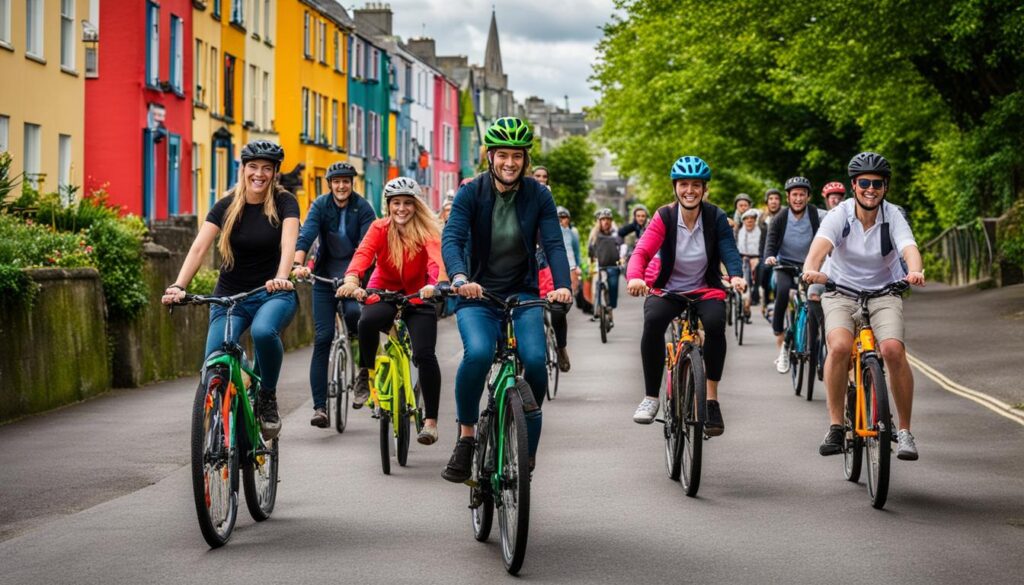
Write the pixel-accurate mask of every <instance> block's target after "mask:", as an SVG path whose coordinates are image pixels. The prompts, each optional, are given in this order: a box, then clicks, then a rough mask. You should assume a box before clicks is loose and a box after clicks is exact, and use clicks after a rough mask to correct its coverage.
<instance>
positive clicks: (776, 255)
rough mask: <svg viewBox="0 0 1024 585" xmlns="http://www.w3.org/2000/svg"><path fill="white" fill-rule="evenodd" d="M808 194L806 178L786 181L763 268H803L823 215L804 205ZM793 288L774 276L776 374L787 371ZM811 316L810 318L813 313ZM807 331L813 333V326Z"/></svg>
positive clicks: (782, 276) (790, 280)
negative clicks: (786, 344) (788, 310)
mask: <svg viewBox="0 0 1024 585" xmlns="http://www.w3.org/2000/svg"><path fill="white" fill-rule="evenodd" d="M810 194H811V182H810V181H808V180H807V179H806V178H804V177H790V178H789V179H787V180H786V201H787V202H788V203H789V207H788V208H783V209H782V210H780V211H779V213H778V214H777V215H776V216H775V217H774V218H772V223H771V224H770V225H769V226H768V239H767V242H766V243H765V249H764V255H765V260H764V263H765V264H766V265H768V266H776V265H778V264H780V263H781V264H788V265H790V266H801V265H803V263H804V259H805V258H806V257H807V250H808V248H810V247H811V240H812V239H813V238H814V234H815V233H816V232H817V231H818V225H819V224H820V222H821V217H822V215H824V214H823V213H822V212H821V211H820V210H819V209H818V208H817V207H815V206H813V205H811V204H809V203H808V202H807V200H808V198H809V197H810ZM770 276H771V273H769V277H770ZM795 287H796V280H795V279H794V278H793V277H792V276H790V275H788V274H783V273H781V272H780V273H777V274H775V313H774V314H773V315H772V332H774V333H775V346H776V347H777V348H778V350H779V357H778V358H776V359H775V369H776V370H777V371H778V372H779V373H780V374H785V373H786V372H788V371H789V354H788V353H787V352H786V348H785V347H784V346H783V342H784V341H785V337H786V332H785V322H786V307H787V306H788V305H789V293H790V291H792V290H794V288H795ZM811 316H812V318H813V316H814V315H813V313H812V314H811ZM811 327H812V329H813V327H814V324H813V323H812V324H811Z"/></svg>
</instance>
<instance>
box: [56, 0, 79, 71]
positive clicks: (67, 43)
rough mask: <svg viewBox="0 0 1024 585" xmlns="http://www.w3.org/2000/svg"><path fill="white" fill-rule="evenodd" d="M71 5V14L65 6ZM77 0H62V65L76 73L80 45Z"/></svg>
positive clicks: (66, 69)
mask: <svg viewBox="0 0 1024 585" xmlns="http://www.w3.org/2000/svg"><path fill="white" fill-rule="evenodd" d="M68 5H70V9H71V12H70V14H69V13H67V12H65V11H64V10H65V8H67V7H68ZM75 8H76V7H75V0H60V67H61V69H63V70H65V71H68V72H71V73H74V71H75V61H76V59H75V57H76V53H77V50H76V49H77V48H78V45H77V44H76V43H75Z"/></svg>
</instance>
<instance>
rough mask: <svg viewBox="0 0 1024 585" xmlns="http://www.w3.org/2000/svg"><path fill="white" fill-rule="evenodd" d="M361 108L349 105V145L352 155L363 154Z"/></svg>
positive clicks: (363, 130)
mask: <svg viewBox="0 0 1024 585" xmlns="http://www.w3.org/2000/svg"><path fill="white" fill-rule="evenodd" d="M363 125H364V120H363V109H362V108H360V107H359V106H349V145H350V150H351V152H352V154H353V155H356V156H362V155H363V150H364V148H363V136H364V132H365V129H364V127H363Z"/></svg>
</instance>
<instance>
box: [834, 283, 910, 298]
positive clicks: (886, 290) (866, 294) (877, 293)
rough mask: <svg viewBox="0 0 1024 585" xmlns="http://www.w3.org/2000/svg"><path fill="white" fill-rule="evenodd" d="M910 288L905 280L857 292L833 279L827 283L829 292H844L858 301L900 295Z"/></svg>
mask: <svg viewBox="0 0 1024 585" xmlns="http://www.w3.org/2000/svg"><path fill="white" fill-rule="evenodd" d="M909 288H910V283H909V282H907V281H905V280H897V281H896V282H891V283H889V284H887V285H885V286H884V287H882V288H879V289H875V290H857V289H855V288H850V287H848V286H843V285H841V284H838V283H837V282H835V281H834V280H831V279H830V280H829V281H828V282H826V283H825V290H826V291H828V292H836V291H837V290H838V291H844V292H847V293H849V294H851V295H853V296H855V297H857V298H858V299H873V298H877V297H884V296H887V295H900V294H902V293H903V292H904V291H906V290H907V289H909Z"/></svg>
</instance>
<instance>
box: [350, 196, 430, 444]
mask: <svg viewBox="0 0 1024 585" xmlns="http://www.w3.org/2000/svg"><path fill="white" fill-rule="evenodd" d="M419 195H420V186H419V185H418V184H417V183H416V181H414V180H413V179H410V178H407V177H398V178H397V179H392V180H391V181H388V183H387V184H386V185H384V200H385V202H386V205H385V208H386V210H387V211H386V216H385V217H384V218H383V219H378V220H376V221H374V222H373V223H372V224H370V229H369V231H368V232H366V236H365V237H364V238H363V241H362V242H361V243H360V244H359V249H357V250H356V253H355V255H354V256H353V257H352V261H351V262H350V263H349V265H348V271H347V272H346V273H345V283H344V284H343V285H342V286H341V287H339V288H338V296H339V297H354V298H356V299H357V300H364V299H365V298H366V291H365V290H363V289H362V288H360V286H359V283H360V279H361V278H362V277H363V275H364V274H365V273H366V271H367V270H368V269H369V268H370V267H371V266H373V265H374V262H376V268H375V269H374V271H373V276H371V277H370V282H369V284H368V285H367V286H368V288H371V289H383V290H388V291H393V292H401V293H403V294H406V295H411V294H415V293H417V292H418V293H420V295H421V296H422V297H424V298H430V297H431V296H432V295H433V294H434V285H435V284H437V282H438V280H439V279H440V280H447V277H446V276H445V274H444V268H443V266H444V263H443V262H442V261H441V229H440V225H439V224H438V221H437V216H435V215H434V212H433V211H431V210H430V208H429V207H427V206H426V204H425V203H423V201H421V200H420V198H419ZM397 312H398V307H397V306H396V305H395V304H393V303H383V302H381V303H374V304H369V305H366V306H364V307H363V311H362V315H361V316H360V317H359V377H358V379H357V380H356V389H355V395H354V396H353V397H352V407H353V408H361V407H362V406H363V404H364V403H365V402H366V401H367V399H369V397H370V375H371V372H370V370H371V369H372V368H373V365H374V360H375V359H376V356H377V346H378V344H379V343H380V334H381V333H382V332H385V331H387V330H388V329H389V328H390V327H391V324H392V323H393V322H394V320H395V315H396V313H397ZM402 320H403V321H404V322H405V325H406V327H407V328H408V329H409V338H410V340H411V341H412V360H413V363H414V364H415V365H416V367H417V368H418V370H419V375H420V387H421V389H422V390H423V403H424V408H425V410H426V412H425V415H426V416H425V417H424V423H423V430H422V431H421V432H420V434H419V437H417V440H418V441H419V442H420V443H422V444H424V445H430V444H433V443H434V442H436V441H437V405H438V402H439V401H440V397H441V368H440V366H439V365H438V363H437V354H436V353H435V352H434V346H435V345H437V315H436V313H435V312H434V308H433V307H424V306H417V305H408V306H407V307H406V309H405V310H404V311H403V312H402Z"/></svg>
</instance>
